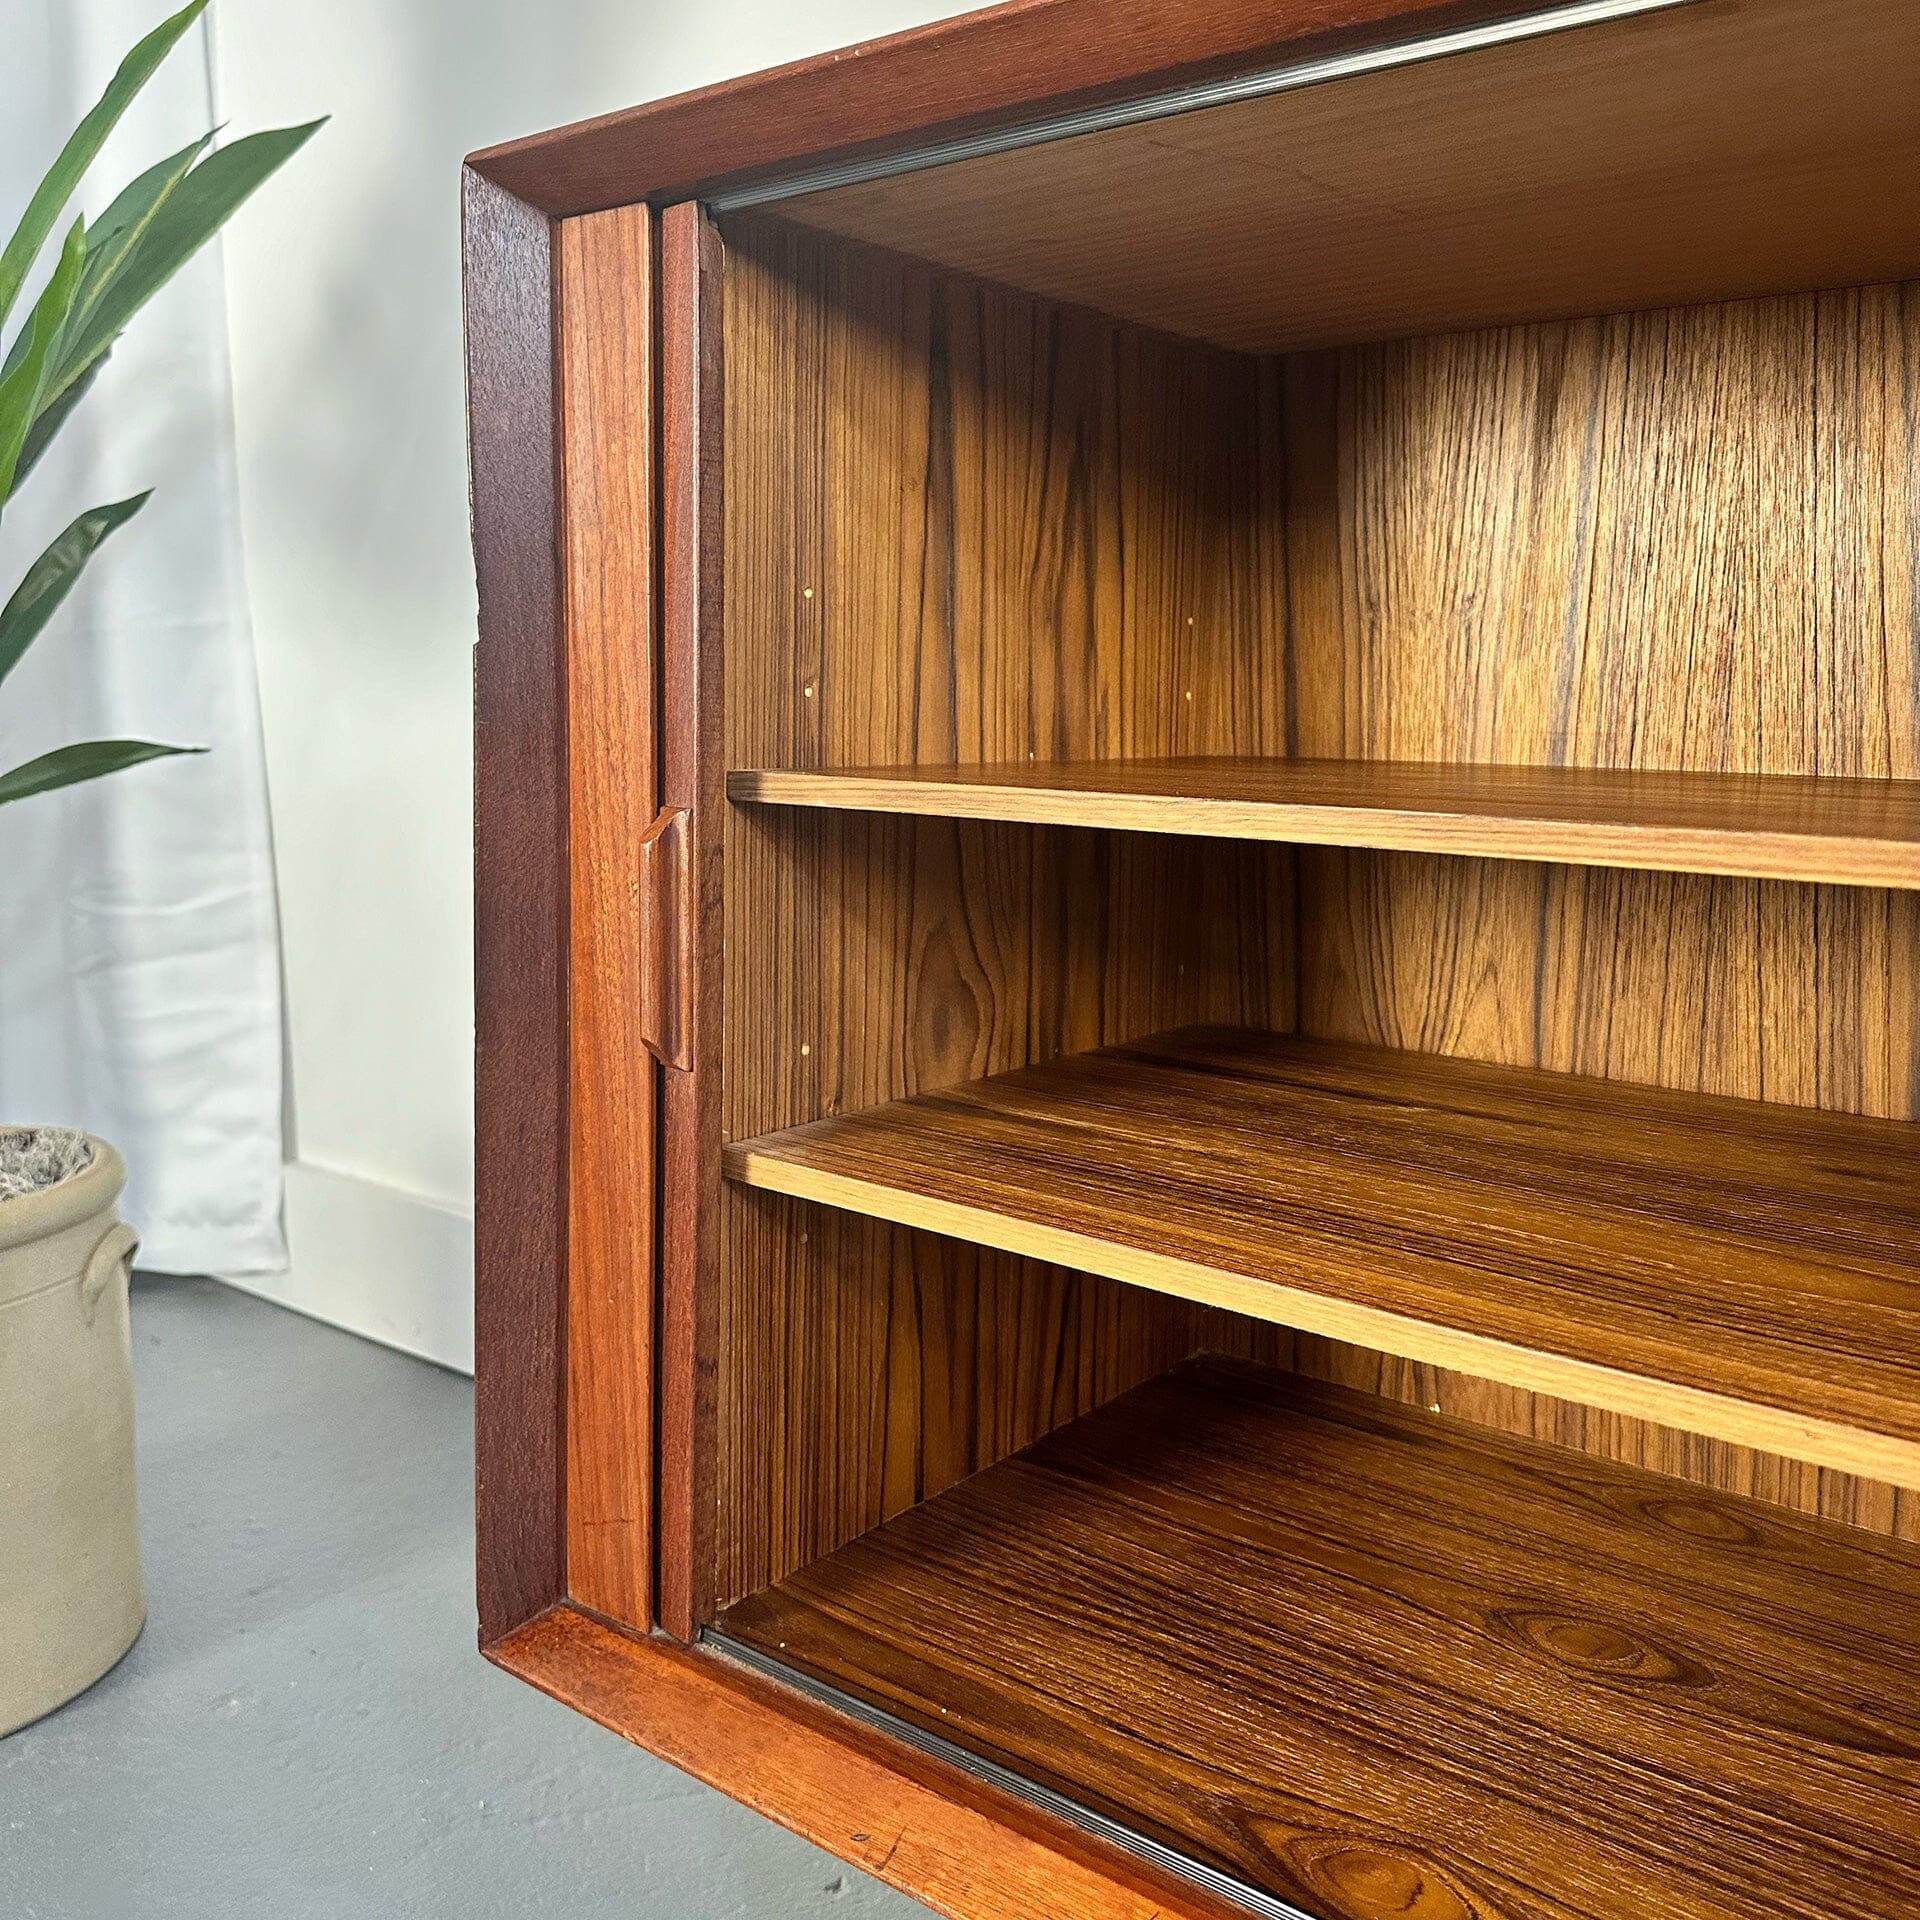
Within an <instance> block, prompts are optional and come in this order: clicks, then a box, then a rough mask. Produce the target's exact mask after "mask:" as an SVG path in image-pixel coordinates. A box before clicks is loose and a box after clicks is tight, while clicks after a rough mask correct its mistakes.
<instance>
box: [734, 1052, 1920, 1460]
mask: <svg viewBox="0 0 1920 1920" xmlns="http://www.w3.org/2000/svg"><path fill="white" fill-rule="evenodd" d="M726 1169H727V1172H728V1173H729V1175H730V1176H731V1177H732V1178H734V1179H735V1180H738V1181H740V1182H742V1183H744V1184H746V1185H748V1186H752V1187H761V1188H767V1189H770V1190H772V1191H775V1192H779V1193H785V1194H791V1195H795V1196H797V1197H799V1198H801V1199H805V1200H813V1201H818V1202H821V1203H823V1204H825V1205H829V1206H835V1207H840V1208H844V1209H847V1210H849V1211H851V1212H855V1213H861V1214H867V1215H871V1216H873V1217H875V1218H878V1219H883V1220H891V1221H897V1222H900V1223H902V1224H904V1225H907V1226H912V1227H921V1228H926V1229H928V1230H930V1231H933V1232H936V1233H943V1234H948V1235H952V1236H955V1237H957V1238H960V1239H963V1240H970V1241H974V1242H977V1243H979V1244H982V1245H986V1246H992V1247H999V1248H1002V1249H1004V1250H1007V1251H1009V1252H1013V1253H1019V1254H1026V1255H1031V1256H1033V1257H1035V1258H1038V1259H1042V1260H1051V1261H1057V1262H1059V1263H1060V1264H1062V1265H1065V1266H1070V1267H1077V1268H1080V1269H1082V1270H1084V1271H1087V1272H1092V1273H1100V1274H1105V1275H1108V1276H1109V1277H1111V1278H1113V1279H1117V1280H1121V1281H1127V1282H1131V1283H1133V1284H1135V1285H1138V1286H1143V1287H1148V1288H1153V1289H1155V1290H1158V1291H1160V1292H1164V1293H1171V1294H1178V1295H1181V1296H1184V1297H1186V1298H1189V1299H1194V1300H1201V1301H1206V1302H1208V1303H1210V1304H1213V1305H1217V1306H1224V1307H1229V1308H1232V1309H1234V1310H1235V1311H1237V1312H1241V1313H1246V1314H1252V1315H1256V1316H1258V1317H1260V1318H1262V1319H1266V1320H1270V1321H1276V1322H1279V1323H1281V1324H1283V1325H1286V1326H1291V1327H1298V1328H1302V1329H1305V1330H1307V1331H1310V1332H1314V1333H1320V1334H1325V1335H1328V1336H1331V1337H1333V1338H1335V1339H1341V1340H1349V1341H1353V1342H1356V1343H1358V1344H1360V1345H1363V1346H1368V1347H1372V1348H1375V1349H1377V1350H1380V1351H1384V1352H1387V1353H1392V1354H1398V1355H1403V1356H1406V1357H1408V1358H1411V1359H1415V1360H1420V1361H1426V1362H1430V1363H1433V1364H1436V1365H1440V1366H1447V1367H1454V1368H1459V1369H1461V1370H1464V1371H1466V1372H1471V1373H1476V1374H1480V1375H1484V1376H1485V1377H1487V1378H1489V1379H1493V1380H1498V1381H1503V1382H1505V1383H1507V1384H1509V1385H1512V1386H1518V1387H1525V1388H1529V1389H1532V1390H1534V1391H1538V1392H1544V1393H1552V1394H1559V1395H1562V1396H1564V1397H1566V1398H1569V1399H1574V1400H1579V1401H1584V1402H1586V1403H1588V1404H1589V1405H1593V1406H1598V1407H1604V1408H1608V1409H1611V1410H1612V1411H1615V1412H1618V1413H1624V1414H1631V1415H1635V1416H1638V1417H1641V1418H1645V1419H1651V1420H1656V1421H1659V1422H1662V1423H1663V1424H1666V1425H1669V1426H1674V1427H1681V1428H1685V1429H1688V1430H1690V1431H1693V1432H1696V1433H1701V1434H1706V1435H1709V1436H1712V1437H1714V1438H1718V1439H1722V1440H1728V1441H1733V1442H1736V1443H1738V1444H1741V1445H1745V1446H1751V1447H1758V1448H1761V1449H1763V1450H1766V1451H1768V1452H1773V1453H1780V1454H1786V1455H1789V1456H1792V1457H1794V1458H1797V1459H1802V1460H1808V1461H1813V1462H1815V1463H1817V1464H1819V1465H1822V1466H1828V1467H1836V1468H1842V1469H1846V1470H1848V1471H1852V1472H1858V1473H1863V1474H1867V1475H1870V1476H1872V1477H1874V1478H1876V1479H1881V1480H1886V1481H1891V1482H1894V1483H1896V1484H1898V1485H1902V1486H1908V1487H1920V1129H1916V1128H1914V1127H1912V1126H1908V1125H1905V1124H1902V1123H1899V1122H1895V1121H1884V1120H1866V1119H1858V1118H1854V1117H1851V1116H1847V1115H1840V1114H1832V1113H1819V1112H1813V1111H1810V1110H1806V1109H1801V1108H1790V1107H1779V1106H1773V1105H1764V1104H1761V1103H1758V1102H1753V1101H1739V1100H1722V1099H1715V1098H1710V1097H1707V1096H1703V1095H1695V1094H1686V1093H1674V1092H1669V1091H1665V1090H1661V1089H1655V1088H1644V1087H1631V1086H1626V1085H1621V1084H1618V1083H1614V1082H1608V1081H1599V1080H1586V1079H1578V1078H1574V1077H1571V1076H1566V1075H1557V1074H1548V1073H1540V1072H1535V1071H1531V1070H1522V1069H1516V1068H1510V1067H1488V1066H1480V1065H1476V1064H1473V1063H1470V1062H1464V1061H1459V1060H1449V1059H1444V1058H1440V1057H1437V1056H1432V1055H1426V1054H1414V1053H1397V1052H1389V1051H1384V1050H1380V1049H1373V1048H1364V1047H1354V1046H1345V1045H1334V1044H1325V1043H1316V1042H1311V1041H1299V1040H1294V1039H1290V1038H1286V1037H1283V1036H1276V1035H1270V1034H1253V1033H1245V1032H1240V1031H1236V1030H1228V1029H1208V1028H1195V1029H1191V1030H1188V1031H1184V1032H1181V1033H1178V1034H1172V1035H1167V1036H1164V1037H1162V1038H1160V1039H1158V1040H1149V1041H1141V1042H1137V1043H1135V1044H1133V1045H1130V1046H1126V1047H1120V1048H1113V1049H1109V1050H1106V1051H1103V1052H1099V1053H1091V1054H1078V1055H1073V1056H1069V1057H1067V1058H1065V1059H1061V1060H1057V1061H1054V1062H1052V1063H1051V1064H1048V1065H1045V1066H1039V1067H1031V1068H1027V1069H1025V1070H1023V1071H1021V1072H1018V1073H1010V1074H1002V1075H999V1076H996V1077H995V1078H993V1079H989V1080H982V1081H977V1082H973V1083H970V1084H967V1085H964V1086H959V1087H955V1088H951V1089H949V1090H947V1091H944V1092H941V1093H935V1094H927V1095H922V1096H920V1097H918V1098H916V1099H912V1100H904V1101H896V1102H893V1103H891V1104H889V1105H886V1106H881V1107H877V1108H873V1109H870V1110H867V1111H865V1112H860V1113H855V1114H850V1115H846V1116H844V1117H838V1118H833V1119H827V1120H820V1121H815V1122H814V1123H812V1124H811V1125H808V1126H803V1127H796V1128H793V1129H791V1130H790V1131H787V1132H784V1133H778V1134H772V1135H768V1136H766V1137H764V1138H762V1139H758V1140H750V1141H746V1142H742V1143H736V1144H733V1145H731V1146H729V1147H728V1148H727V1151H726Z"/></svg>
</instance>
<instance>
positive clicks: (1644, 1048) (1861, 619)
mask: <svg viewBox="0 0 1920 1920" xmlns="http://www.w3.org/2000/svg"><path fill="white" fill-rule="evenodd" d="M1917 355H1920V293H1917V292H1916V289H1914V288H1913V287H1911V286H1908V287H1900V288H1874V289H1868V290H1864V291H1860V292H1855V293H1845V294H1831V295H1820V296H1811V295H1809V296H1803V297H1796V298H1791V299H1781V300H1768V301H1756V302H1749V303H1740V304H1736V305H1732V306H1722V307H1710V308H1700V309H1695V310H1691V311H1687V312H1680V313H1663V314H1650V315H1641V316H1636V317H1631V318H1612V319H1603V320H1596V321H1588V322H1581V323H1578V324H1575V325H1570V326H1559V325H1552V326H1541V327H1529V328H1519V329H1512V330H1508V331H1504V332H1498V333H1487V334H1475V335H1465V336H1459V337H1454V338H1449V339H1437V340H1426V341H1413V342H1403V343H1398V344H1395V345H1392V346H1385V347H1377V348H1365V349H1357V350H1355V351H1353V352H1350V353H1339V354H1328V355H1319V356H1307V357H1303V358H1299V359H1295V360H1293V361H1290V362H1288V363H1287V372H1286V383H1287V403H1288V404H1287V420H1288V453H1289V457H1288V462H1287V468H1288V479H1289V484H1290V487H1291V496H1290V498H1291V513H1290V517H1289V527H1288V532H1289V540H1288V549H1287V551H1288V576H1289V584H1288V595H1287V601H1288V605H1289V607H1290V609H1291V614H1292V624H1291V629H1290V635H1289V646H1288V655H1289V661H1290V669H1291V682H1292V690H1293V701H1292V708H1291V715H1290V723H1289V724H1290V733H1289V742H1288V745H1289V750H1290V751H1292V752H1295V753H1299V754H1305V755H1326V756H1354V757H1363V758H1369V757H1379V758H1393V759H1419V760H1468V761H1507V762H1522V763H1535V764H1543V765H1575V766H1582V765H1584V766H1593V765H1599V766H1609V767H1620V768H1668V769H1674V770H1678V771H1682V772H1693V773H1702V774H1705V773H1724V772H1743V773H1745V772H1760V773H1781V774H1801V775H1833V776H1839V777H1843V778H1845V777H1858V776H1867V777H1872V778H1882V777H1891V778H1896V779H1911V778H1913V777H1914V775H1915V774H1916V773H1917V772H1920V693H1917V692H1916V677H1915V660H1916V658H1917V657H1920V650H1917V649H1916V645H1915V635H1916V630H1917V624H1916V603H1915V596H1914V590H1913V582H1914V580H1915V579H1916V577H1920V559H1917V558H1916V556H1917V555H1920V539H1917V538H1916V524H1915V516H1914V513H1913V502H1914V499H1915V498H1916V487H1915V481H1914V475H1915V472H1916V467H1917V465H1920V461H1917V459H1916V456H1917V455H1920V412H1917V411H1916V409H1915V406H1914V403H1913V398H1912V383H1911V375H1910V369H1911V368H1912V366H1913V365H1914V364H1915V361H1916V356H1917ZM1300 927H1301V930H1302V940H1301V1002H1300V1024H1301V1029H1302V1031H1303V1032H1306V1033H1310V1034H1318V1035H1323V1036H1326V1037H1329V1038H1335V1039H1348V1040H1355V1041H1363V1042H1371V1043H1376V1044H1380V1045H1386V1046H1404V1047H1418V1048H1421V1049H1424V1050H1428V1051H1433V1052H1439V1053H1445V1054H1456V1055H1465V1056H1469V1057H1472V1058H1476V1059H1481V1060H1490V1061H1504V1062H1508V1063H1511V1064H1516V1065H1524V1066H1541V1067H1547V1068H1552V1069H1557V1070H1561V1071H1566V1072H1572V1073H1585V1074H1598V1075H1603V1076H1606V1077H1608V1078H1613V1079H1620V1080H1637V1081H1645V1082H1651V1083H1654V1084H1660V1085H1667V1086H1674V1087H1681V1088H1689V1089H1697V1090H1700V1091H1703V1092H1710V1093H1716V1094H1725V1095H1731V1096H1737V1097H1746V1098H1760V1099H1768V1100H1777V1101H1783V1102H1788V1103H1792V1104H1797V1105H1806V1106H1819V1107H1827V1108H1834V1109H1838V1110H1841V1111H1845V1112H1856V1113H1866V1114H1877V1115H1881V1116H1885V1117H1889V1118H1895V1119H1903V1120H1907V1119H1913V1118H1915V1117H1920V1079H1917V1077H1916V1061H1920V1046H1917V1045H1916V1034H1917V1033H1920V1022H1917V1020H1916V1011H1917V1007H1920V996H1916V990H1915V988H1916V982H1920V912H1916V902H1915V900H1914V898H1913V897H1912V896H1911V895H1906V894H1884V893H1874V892H1847V891H1843V890H1836V889H1826V888H1817V887H1811V886H1786V885H1771V884H1756V883H1753V882H1748V881H1737V880H1725V879H1690V878H1678V877H1672V876H1664V875H1656V874H1631V873H1609V872H1605V871H1598V870H1596V871H1591V872H1577V871H1570V870H1568V869H1565V868H1557V867H1547V866H1523V865H1505V864H1495V863H1490V862H1484V861H1475V860H1439V859H1432V858H1428V857H1422V856H1416V855H1407V854H1387V853H1382V854H1366V853H1353V852H1342V851H1325V852H1311V853H1305V854H1303V855H1302V856H1301V858H1300ZM1301 1357H1302V1364H1303V1365H1308V1366H1311V1367H1314V1368H1316V1369H1319V1370H1324V1371H1326V1372H1327V1373H1329V1374H1330V1375H1331V1376H1332V1377H1335V1378H1337V1379H1340V1380H1344V1381H1347V1382H1349V1383H1351V1384H1354V1385H1367V1386H1378V1387H1380V1388H1382V1389H1383V1390H1386V1391H1389V1392H1392V1393H1394V1394H1396V1395H1399V1396H1402V1397H1405V1398H1408V1399H1415V1400H1418V1401H1419V1402H1420V1403H1421V1404H1423V1405H1432V1404H1435V1403H1438V1404H1441V1405H1443V1406H1445V1407H1446V1409H1447V1410H1448V1411H1449V1412H1454V1413H1461V1414H1465V1415H1468V1416H1470V1417H1476V1418H1484V1419H1488V1420H1493V1421H1497V1422H1499V1423H1500V1424H1502V1425H1510V1426H1512V1427H1514V1428H1516V1429H1518V1430H1520V1431H1523V1432H1534V1433H1538V1434H1540V1435H1542V1436H1543V1437H1551V1438H1558V1439H1561V1440H1564V1441H1578V1442H1580V1443H1581V1444H1585V1445H1590V1446H1592V1447H1594V1448H1595V1449H1596V1450H1598V1451H1601V1452H1603V1453H1606V1454H1608V1455H1610V1456H1613V1457H1619V1458H1625V1459H1633V1460H1639V1461H1642V1462H1644V1463H1645V1464H1648V1465H1651V1466H1656V1467H1659V1468H1661V1469H1662V1470H1664V1471H1670V1472H1675V1473H1680V1474H1684V1475H1686V1476H1688V1477H1690V1478H1694V1479H1697V1480H1700V1481H1703V1482H1705V1483H1707V1484H1710V1485H1714V1486H1719V1487H1723V1488H1726V1489H1729V1490H1732V1491H1745V1492H1753V1493H1760V1494H1764V1495H1766V1496H1767V1497H1768V1498H1772V1499H1779V1500H1782V1501H1784V1502H1786V1503H1788V1504H1791V1505H1794V1506H1799V1507H1803V1508H1806V1509H1808V1510H1810V1511H1820V1512H1825V1513H1829V1514H1833V1515H1835V1516H1837V1517H1844V1518H1848V1519H1852V1520H1854V1521H1856V1522H1858V1523H1859V1524H1862V1525H1866V1526H1871V1527H1875V1528H1886V1529H1891V1530H1894V1531H1898V1532H1901V1533H1904V1534H1906V1535H1908V1536H1910V1537H1920V1501H1916V1500H1915V1499H1914V1498H1913V1497H1912V1496H1910V1495H1909V1496H1905V1497H1897V1496H1895V1495H1894V1494H1893V1493H1892V1492H1890V1491H1889V1490H1888V1489H1887V1488H1885V1487H1880V1486H1874V1485H1870V1484H1865V1483H1859V1482H1854V1481H1850V1480H1849V1479H1847V1478H1846V1477H1845V1476H1843V1475H1839V1474H1834V1473H1819V1472H1815V1471H1813V1470H1811V1469H1797V1470H1796V1469H1793V1468H1790V1467H1786V1466H1784V1465H1783V1464H1782V1463H1781V1462H1780V1461H1779V1460H1777V1459H1775V1458H1772V1457H1768V1456H1760V1455H1749V1454H1744V1453H1742V1452H1740V1451H1739V1450H1737V1449H1732V1448H1728V1447H1726V1446H1723V1445H1718V1444H1715V1443H1710V1442H1706V1441H1703V1440H1700V1439H1699V1438H1697V1437H1694V1436H1687V1435H1680V1434H1671V1433H1659V1432H1649V1431H1646V1430H1644V1429H1642V1428H1640V1427H1638V1426H1637V1425H1635V1424H1634V1423H1632V1422H1627V1421H1622V1420H1620V1419H1618V1418H1617V1417H1615V1416H1612V1415H1605V1414H1594V1413H1588V1412H1583V1411H1582V1410H1580V1409H1579V1408H1577V1407H1570V1406H1567V1405H1564V1404H1555V1403H1548V1402H1539V1401H1531V1400H1528V1399H1526V1398H1525V1397H1524V1396H1517V1395H1514V1394H1512V1393H1511V1392H1509V1391H1507V1390H1505V1389H1500V1388H1493V1387H1488V1386H1486V1385H1485V1384H1483V1383H1476V1382H1474V1381H1471V1380H1463V1379H1460V1378H1458V1377H1455V1376H1450V1375H1446V1374H1444V1373H1441V1372H1439V1371H1438V1370H1435V1369H1432V1368H1421V1369H1418V1370H1416V1369H1413V1368H1410V1367H1406V1366H1404V1365H1400V1364H1397V1363H1382V1362H1381V1361H1380V1359H1379V1358H1378V1357H1377V1356H1374V1355H1369V1354H1363V1353H1358V1352H1351V1351H1348V1352H1342V1353H1337V1354H1335V1353H1323V1352H1321V1351H1320V1350H1319V1346H1318V1343H1317V1342H1313V1341H1308V1342H1304V1343H1303V1344H1302V1349H1301Z"/></svg>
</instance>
